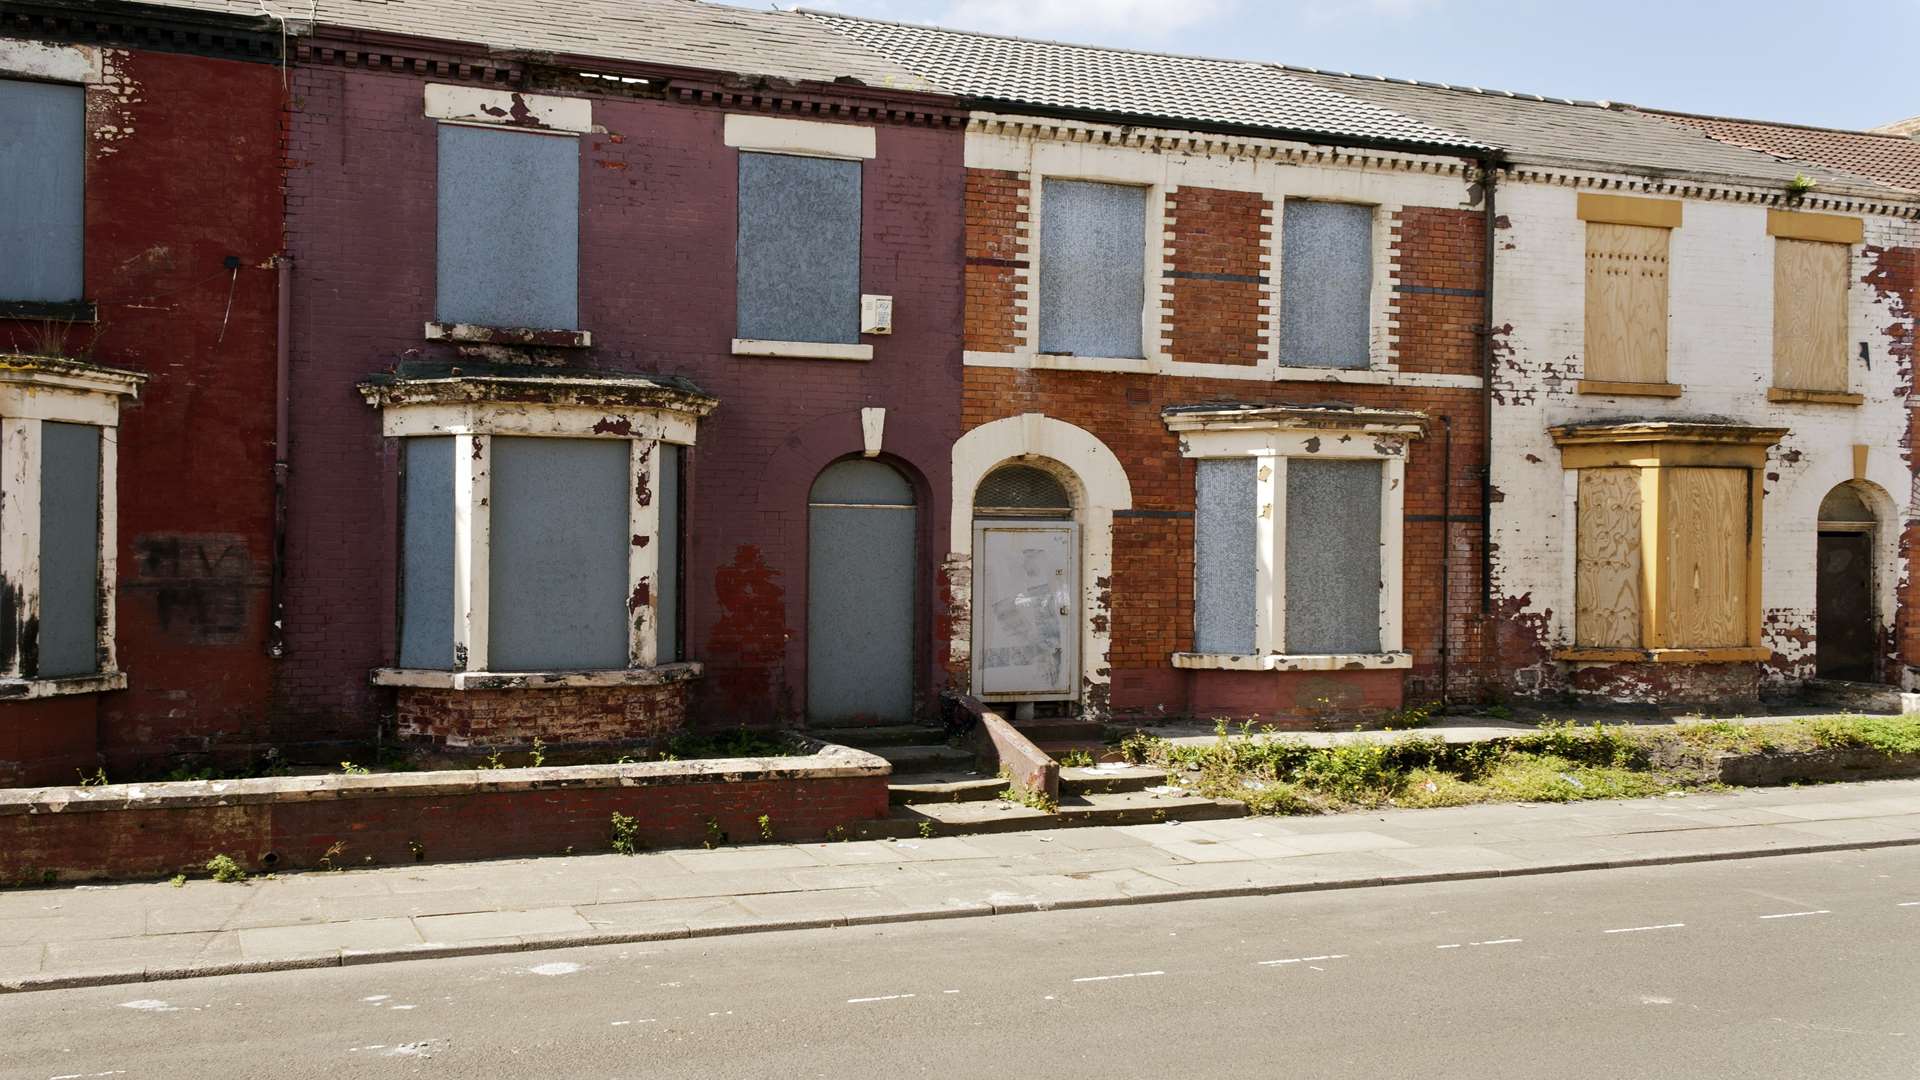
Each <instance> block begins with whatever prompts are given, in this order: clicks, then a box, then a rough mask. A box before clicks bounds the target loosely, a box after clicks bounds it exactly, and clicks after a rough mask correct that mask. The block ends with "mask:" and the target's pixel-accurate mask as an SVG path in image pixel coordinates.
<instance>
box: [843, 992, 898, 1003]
mask: <svg viewBox="0 0 1920 1080" xmlns="http://www.w3.org/2000/svg"><path fill="white" fill-rule="evenodd" d="M912 996H913V995H912V994H887V995H884V996H882V997H870V998H848V999H847V1004H849V1005H864V1004H866V1003H867V1002H869V1001H904V1000H906V999H907V998H910V997H912Z"/></svg>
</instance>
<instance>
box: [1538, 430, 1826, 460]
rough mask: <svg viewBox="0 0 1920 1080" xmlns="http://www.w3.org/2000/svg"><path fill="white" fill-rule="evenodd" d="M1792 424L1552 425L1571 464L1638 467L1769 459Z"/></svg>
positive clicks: (1554, 439)
mask: <svg viewBox="0 0 1920 1080" xmlns="http://www.w3.org/2000/svg"><path fill="white" fill-rule="evenodd" d="M1788 430H1789V429H1787V428H1777V427H1756V426H1753V425H1749V424H1731V423H1724V422H1717V421H1701V420H1691V421H1689V420H1625V421H1614V422H1608V423H1598V424H1562V425H1560V426H1558V427H1551V428H1548V429H1547V434H1548V435H1550V436H1552V437H1553V441H1554V445H1556V446H1558V447H1560V453H1561V464H1562V466H1563V467H1565V468H1569V469H1588V468H1603V467H1609V466H1632V467H1637V468H1659V467H1663V466H1701V467H1738V468H1749V469H1757V468H1760V467H1762V466H1764V465H1765V464H1766V461H1767V448H1768V447H1770V446H1772V445H1773V444H1774V443H1776V442H1779V441H1780V440H1781V439H1782V438H1784V437H1785V436H1786V434H1787V432H1788Z"/></svg>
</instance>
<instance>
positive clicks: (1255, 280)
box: [1161, 187, 1273, 365]
mask: <svg viewBox="0 0 1920 1080" xmlns="http://www.w3.org/2000/svg"><path fill="white" fill-rule="evenodd" d="M1167 217H1168V218H1169V219H1170V220H1171V221H1172V228H1171V234H1170V236H1169V237H1168V240H1169V243H1168V245H1167V246H1168V247H1169V248H1170V249H1171V250H1172V252H1173V254H1172V255H1171V256H1169V258H1168V260H1167V269H1168V270H1169V271H1170V273H1169V280H1168V282H1167V285H1166V294H1167V299H1166V300H1165V301H1164V302H1163V303H1162V304H1161V306H1162V307H1163V308H1165V309H1166V311H1167V313H1168V314H1167V324H1168V325H1167V330H1168V341H1169V343H1170V351H1171V352H1172V354H1173V355H1174V356H1175V357H1177V358H1179V359H1180V360H1182V361H1185V362H1188V363H1195V364H1245V365H1254V364H1258V363H1260V361H1261V360H1262V359H1263V356H1262V354H1263V352H1264V347H1263V345H1262V338H1261V329H1262V324H1261V315H1262V313H1263V312H1262V309H1261V306H1260V301H1261V300H1262V298H1263V297H1264V296H1265V295H1266V294H1265V289H1264V288H1263V287H1262V284H1261V283H1262V281H1263V280H1264V279H1265V277H1266V273H1267V267H1266V262H1265V260H1264V258H1263V257H1262V253H1263V252H1265V251H1266V248H1267V245H1268V243H1269V242H1270V241H1271V239H1272V237H1271V235H1270V234H1271V233H1272V231H1273V203H1272V201H1270V200H1269V199H1267V198H1266V197H1265V196H1263V195H1261V194H1260V193H1259V192H1254V191H1221V190H1219V189H1217V188H1197V187H1180V188H1175V189H1173V190H1172V191H1169V192H1168V193H1167Z"/></svg>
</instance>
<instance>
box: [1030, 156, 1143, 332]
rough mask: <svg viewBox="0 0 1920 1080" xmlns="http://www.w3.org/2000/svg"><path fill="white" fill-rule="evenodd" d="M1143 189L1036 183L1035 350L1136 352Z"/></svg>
mask: <svg viewBox="0 0 1920 1080" xmlns="http://www.w3.org/2000/svg"><path fill="white" fill-rule="evenodd" d="M1146 259H1147V189H1146V188H1143V187H1127V186H1124V185H1121V184H1097V183H1092V182H1090V181H1085V180H1043V181H1041V182H1040V351H1041V352H1043V353H1065V354H1070V355H1074V356H1111V357H1139V356H1144V355H1146V354H1145V353H1144V352H1143V351H1142V350H1141V320H1142V316H1143V314H1144V312H1145V309H1146V302H1147V285H1146V272H1147V263H1146Z"/></svg>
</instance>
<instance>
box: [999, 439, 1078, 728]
mask: <svg viewBox="0 0 1920 1080" xmlns="http://www.w3.org/2000/svg"><path fill="white" fill-rule="evenodd" d="M1079 555H1080V533H1079V528H1078V526H1076V525H1075V524H1074V521H1073V504H1072V501H1071V499H1070V497H1069V496H1068V494H1067V489H1066V486H1065V485H1063V484H1061V483H1060V481H1059V479H1058V478H1056V477H1055V476H1054V475H1053V474H1051V473H1049V472H1047V471H1046V470H1044V469H1040V468H1036V467H1034V466H1032V465H1023V464H1017V463H1016V464H1010V465H1002V466H1001V467H1000V468H998V469H995V470H994V471H992V472H991V473H988V474H987V475H986V477H985V478H984V479H982V480H981V481H980V487H979V489H978V490H977V491H976V492H975V493H974V499H973V689H974V693H975V694H978V695H979V696H981V697H983V698H986V699H988V700H990V701H1062V700H1071V699H1073V698H1075V697H1077V696H1078V694H1079V685H1080V671H1079V658H1080V649H1079V645H1080V605H1079V603H1078V602H1077V601H1078V594H1079V580H1080V570H1079V561H1080V560H1079Z"/></svg>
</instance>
